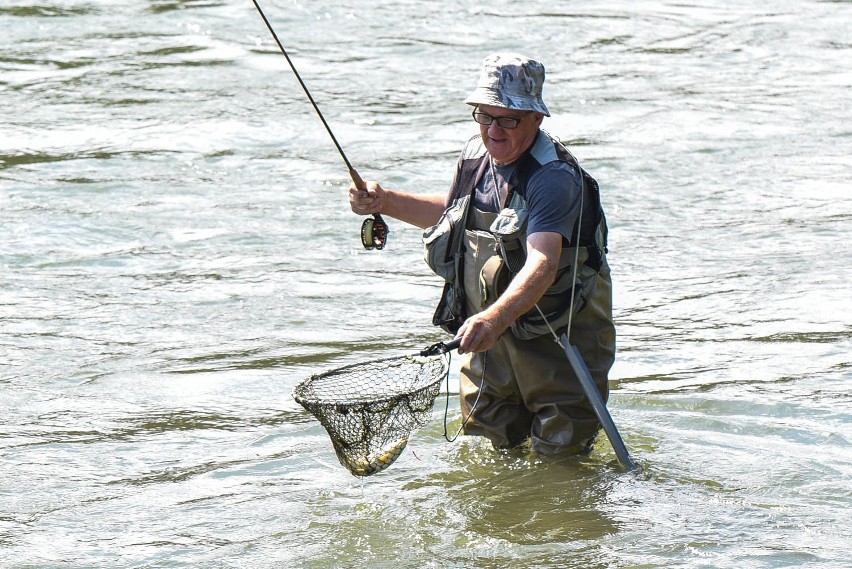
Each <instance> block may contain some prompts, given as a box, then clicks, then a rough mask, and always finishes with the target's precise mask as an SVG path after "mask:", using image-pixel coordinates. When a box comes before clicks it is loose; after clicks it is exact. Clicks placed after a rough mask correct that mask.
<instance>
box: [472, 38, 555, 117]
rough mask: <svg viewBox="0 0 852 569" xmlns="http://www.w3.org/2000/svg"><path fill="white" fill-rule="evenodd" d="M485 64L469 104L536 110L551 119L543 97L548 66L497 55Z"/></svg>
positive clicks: (518, 57)
mask: <svg viewBox="0 0 852 569" xmlns="http://www.w3.org/2000/svg"><path fill="white" fill-rule="evenodd" d="M482 64H483V67H482V73H481V74H480V75H479V82H478V83H477V85H476V89H474V90H473V92H472V93H471V94H470V96H469V97H468V98H467V99H465V101H464V102H465V103H467V104H468V105H492V106H495V107H503V108H505V109H515V110H518V111H536V112H539V113H542V114H543V115H545V116H548V117H549V116H550V112H549V111H548V110H547V107H546V106H545V104H544V100H542V98H541V91H542V88H543V86H544V65H542V64H541V63H539V62H538V61H535V60H534V59H530V58H529V57H526V56H523V55H520V54H517V53H494V54H492V55H489V56H488V57H486V58H485V60H484V61H483V62H482Z"/></svg>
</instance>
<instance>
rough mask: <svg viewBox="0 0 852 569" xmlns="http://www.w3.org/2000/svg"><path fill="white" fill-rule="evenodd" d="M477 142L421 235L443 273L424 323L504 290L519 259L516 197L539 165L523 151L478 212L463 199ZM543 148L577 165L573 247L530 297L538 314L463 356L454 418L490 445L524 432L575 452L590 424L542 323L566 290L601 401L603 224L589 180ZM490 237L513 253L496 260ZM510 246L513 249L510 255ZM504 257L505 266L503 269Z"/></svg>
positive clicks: (611, 348) (607, 343)
mask: <svg viewBox="0 0 852 569" xmlns="http://www.w3.org/2000/svg"><path fill="white" fill-rule="evenodd" d="M479 146H480V148H476V146H472V147H471V145H469V147H468V148H466V149H465V152H464V153H463V156H462V160H460V164H459V168H458V170H457V172H456V179H455V183H454V187H453V189H452V190H451V200H452V205H451V206H450V208H448V210H447V212H445V215H444V217H443V218H442V220H441V221H440V222H439V224H437V225H436V226H435V227H433V228H430V229H429V230H427V231H426V232H425V233H424V244H425V245H426V261H427V263H428V264H429V266H430V267H432V269H433V270H434V271H435V272H436V273H437V274H439V275H440V276H442V277H444V279H445V280H446V285H445V288H444V293H443V294H442V297H441V301H440V302H439V305H438V308H437V309H436V312H435V317H434V319H433V323H434V324H436V325H439V326H441V327H442V328H444V329H445V330H448V331H450V332H453V333H454V332H455V331H456V330H458V327H459V326H460V325H461V323H462V322H463V321H464V319H465V318H466V317H467V316H469V315H471V314H475V313H477V312H480V311H481V310H482V309H484V308H485V307H487V306H489V305H490V304H491V303H493V302H494V301H495V300H496V299H497V297H498V296H499V294H501V293H502V292H503V291H504V290H505V287H506V285H507V284H508V282H509V280H510V279H511V276H512V273H513V272H516V271H517V270H518V269H519V268H520V266H522V265H523V261H524V259H525V253H524V251H523V247H525V245H526V217H524V216H525V215H526V202H525V200H524V199H523V197H522V196H523V194H524V192H525V190H526V182H527V181H528V180H529V178H530V177H531V175H532V173H533V172H535V170H536V169H537V168H538V167H540V165H541V164H540V162H538V161H536V159H535V157H533V156H531V154H529V153H528V154H527V155H525V156H524V157H523V158H522V159H521V160H520V161H519V166H518V168H517V169H516V174H517V173H518V172H520V173H519V174H517V175H513V180H514V182H515V184H514V186H513V190H514V191H511V192H510V197H509V203H508V205H509V207H508V208H506V209H504V210H502V211H501V212H500V213H499V214H497V213H488V212H484V211H481V210H479V209H477V208H476V207H475V206H473V205H472V203H470V202H471V198H470V195H471V193H472V192H473V189H474V188H475V187H476V185H477V184H478V183H479V181H480V180H481V179H482V176H483V175H484V174H485V171H486V165H487V164H488V157H487V154H485V153H484V149H482V148H481V143H480V144H479ZM553 148H554V152H555V153H556V154H557V155H558V156H556V158H557V159H560V160H562V161H564V162H567V163H569V164H571V166H572V167H573V168H574V169H575V171H576V172H579V173H581V175H582V176H583V178H584V179H583V191H584V192H588V197H589V198H593V199H588V200H587V201H586V204H587V206H586V207H585V208H581V209H582V211H581V212H580V215H581V216H582V233H581V234H580V235H576V234H575V235H573V236H572V239H571V241H572V242H573V243H577V241H579V243H580V245H581V247H580V248H579V249H577V248H576V247H564V248H563V250H562V255H561V259H560V270H559V272H558V273H557V279H556V281H555V283H554V285H553V286H552V287H551V288H550V289H548V292H547V293H546V294H545V296H544V297H543V298H542V299H541V300H540V301H539V308H541V312H543V313H544V317H545V318H546V320H547V322H546V323H545V322H544V318H542V314H541V313H539V312H538V310H537V309H533V310H532V311H530V313H528V314H527V315H525V316H524V317H522V318H520V319H519V320H518V321H517V322H516V323H514V324H513V325H512V328H511V331H507V333H506V334H504V335H503V336H502V337H501V338H500V339H499V340H498V342H497V345H496V346H495V347H494V348H492V349H491V350H489V351H488V352H486V353H479V354H468V355H467V357H466V358H465V361H464V362H463V364H462V368H461V373H460V380H459V393H460V401H461V408H462V413H463V416H464V417H466V418H467V417H468V416H470V418H469V419H468V420H467V422H466V423H465V425H464V430H465V432H466V433H468V434H473V435H481V436H485V437H487V438H489V439H490V440H491V441H492V443H493V444H494V446H495V447H498V448H503V447H510V446H514V445H516V444H518V443H520V442H522V441H523V440H525V439H526V438H530V439H531V443H532V447H533V449H534V450H535V451H536V452H538V453H540V454H543V455H562V454H576V453H578V452H582V451H584V450H586V449H587V448H588V447H589V445H590V443H591V442H592V441H593V439H594V436H595V434H596V433H597V430H598V429H599V427H600V424H599V422H598V418H597V416H596V414H595V410H594V409H593V407H592V405H591V404H590V402H589V400H588V399H587V397H586V396H585V392H584V389H583V387H582V386H581V384H580V382H579V381H578V379H577V376H576V374H575V373H574V371H573V369H572V367H571V364H570V362H569V361H568V359H566V352H565V351H564V350H563V348H562V347H561V346H560V345H559V344H557V343H556V342H554V340H553V337H552V335H551V334H550V332H549V327H548V326H547V324H548V323H550V324H553V325H554V326H555V327H556V328H557V329H560V328H561V329H564V327H566V326H567V323H568V319H569V318H570V317H571V316H569V315H571V311H570V309H569V308H568V307H569V306H570V304H571V300H572V299H571V291H572V290H573V291H574V293H575V299H574V301H575V302H574V311H573V312H574V313H573V315H572V316H573V321H572V323H571V338H570V339H571V343H572V344H574V345H575V346H577V348H578V349H579V351H580V353H581V354H582V356H583V358H584V359H585V360H586V362H587V364H588V368H589V370H590V372H591V376H592V378H593V381H594V384H595V386H596V387H597V390H598V392H599V393H600V395H601V396H602V399H603V400H604V401H605V400H606V399H607V396H608V393H609V390H608V383H607V375H608V372H609V369H610V367H611V366H612V363H613V360H614V353H615V328H614V326H613V323H612V317H611V284H610V274H609V266H608V265H607V263H606V256H605V251H606V223H605V219H604V217H603V211H602V209H601V207H600V198H599V194H598V188H597V182H595V181H594V179H593V178H591V176H588V174H587V173H586V172H585V171H584V170H582V168H580V167H579V164H578V163H577V162H576V160H575V159H574V158H573V156H571V155H570V153H569V152H568V151H567V150H565V149H564V147H562V146H561V145H559V144H558V143H554V144H553ZM551 154H552V153H551ZM584 195H586V194H584ZM495 221H497V223H495ZM495 227H496V228H497V229H498V231H495ZM501 227H502V228H504V229H505V228H507V227H508V228H509V233H511V230H512V229H513V228H514V230H517V235H515V236H514V239H515V245H512V239H508V238H506V237H505V236H504V235H503V233H501V232H500V231H499V229H500V228H501ZM497 235H499V236H500V240H501V241H502V242H503V245H504V249H511V250H512V251H513V253H512V252H510V253H511V254H508V255H506V257H507V258H506V259H505V260H504V259H502V258H501V256H500V254H499V253H498V252H497V250H498V248H497V247H496V244H497ZM518 244H520V245H518ZM512 254H520V256H519V257H516V259H515V260H514V261H513V259H512V258H511V256H512ZM575 259H577V261H578V262H577V264H578V267H577V269H576V270H575V269H574V266H573V265H574V260H575ZM507 265H508V267H509V269H510V270H506V268H507ZM513 265H514V266H513ZM575 277H576V281H575ZM572 285H573V286H572Z"/></svg>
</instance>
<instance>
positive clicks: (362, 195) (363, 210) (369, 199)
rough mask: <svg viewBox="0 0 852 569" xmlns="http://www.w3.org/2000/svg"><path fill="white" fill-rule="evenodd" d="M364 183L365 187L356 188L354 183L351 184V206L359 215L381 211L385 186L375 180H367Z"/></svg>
mask: <svg viewBox="0 0 852 569" xmlns="http://www.w3.org/2000/svg"><path fill="white" fill-rule="evenodd" d="M364 185H365V186H366V187H365V188H363V189H358V188H356V187H355V184H354V183H352V184H351V185H350V186H349V207H350V208H352V211H353V212H354V213H357V214H358V215H372V214H374V213H381V212H382V205H383V204H382V198H384V195H385V190H384V188H382V187H381V186H380V185H379V184H378V182H375V181H373V180H365V181H364Z"/></svg>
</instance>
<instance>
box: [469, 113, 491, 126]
mask: <svg viewBox="0 0 852 569" xmlns="http://www.w3.org/2000/svg"><path fill="white" fill-rule="evenodd" d="M473 120H475V121H476V122H478V123H479V124H484V125H489V124H491V121H493V120H494V117H492V116H491V115H486V114H485V113H481V112H479V111H473Z"/></svg>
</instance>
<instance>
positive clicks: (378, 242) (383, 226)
mask: <svg viewBox="0 0 852 569" xmlns="http://www.w3.org/2000/svg"><path fill="white" fill-rule="evenodd" d="M252 2H254V7H255V8H257V12H258V14H260V17H261V18H263V23H264V24H266V27H267V29H268V30H269V33H271V34H272V38H273V39H274V40H275V43H277V44H278V48H279V49H280V50H281V53H283V54H284V57H285V58H286V59H287V63H289V64H290V69H292V70H293V74H294V75H295V76H296V79H298V80H299V85H301V86H302V90H303V91H304V92H305V95H307V96H308V100H309V101H310V102H311V105H313V107H314V110H315V111H316V112H317V115H318V116H319V118H320V120H321V121H322V124H323V126H324V127H325V130H326V132H328V135H329V136H330V137H331V141H332V142H334V146H335V147H337V151H338V152H339V153H340V157H341V158H343V162H345V163H346V168H348V169H349V176H350V177H351V178H352V182H353V183H354V184H355V187H356V188H358V189H359V190H366V189H367V184H365V183H364V180H362V179H361V176H359V175H358V172H357V171H356V170H355V168H354V167H353V166H352V163H351V162H349V159H348V158H347V157H346V153H345V152H343V148H342V147H341V146H340V143H339V142H337V137H335V136H334V133H333V132H331V127H329V126H328V122H326V120H325V117H324V116H323V115H322V112H321V111H320V109H319V106H317V103H316V101H314V98H313V97H312V96H311V92H310V91H309V90H308V87H307V85H305V82H304V81H302V76H301V75H299V72H298V71H297V70H296V66H295V65H293V61H292V60H291V59H290V56H289V55H287V50H286V49H284V45H283V44H282V43H281V40H279V39H278V34H276V33H275V30H274V29H273V28H272V24H270V23H269V20H268V19H267V18H266V14H264V13H263V10H262V9H261V8H260V4H258V3H257V0H252ZM387 238H388V224H387V223H385V220H384V219H382V216H381V214H378V213H374V214H373V217H372V218H367V219H365V220H364V223H362V224H361V244H362V245H364V248H365V249H384V247H385V243H387Z"/></svg>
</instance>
